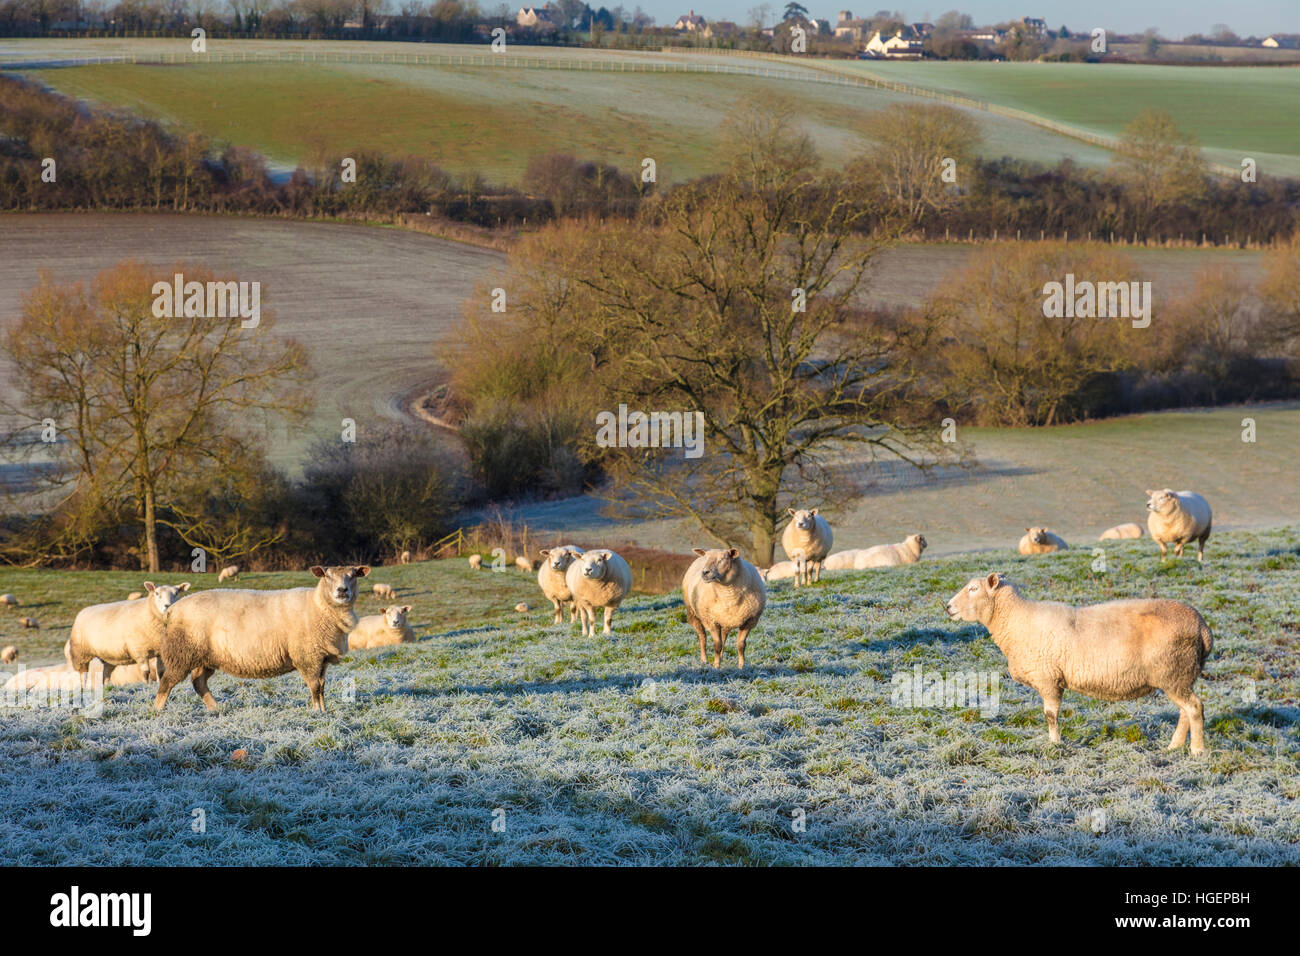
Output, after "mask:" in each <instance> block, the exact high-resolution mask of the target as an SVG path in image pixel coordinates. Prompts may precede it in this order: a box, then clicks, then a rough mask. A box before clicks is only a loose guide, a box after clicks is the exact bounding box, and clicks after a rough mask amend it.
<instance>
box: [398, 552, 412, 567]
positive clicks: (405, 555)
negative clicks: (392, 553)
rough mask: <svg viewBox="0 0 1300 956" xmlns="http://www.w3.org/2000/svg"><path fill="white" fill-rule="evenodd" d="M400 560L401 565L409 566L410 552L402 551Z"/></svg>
mask: <svg viewBox="0 0 1300 956" xmlns="http://www.w3.org/2000/svg"><path fill="white" fill-rule="evenodd" d="M400 560H401V562H402V563H403V564H410V563H411V552H410V551H403V552H402V556H401V559H400Z"/></svg>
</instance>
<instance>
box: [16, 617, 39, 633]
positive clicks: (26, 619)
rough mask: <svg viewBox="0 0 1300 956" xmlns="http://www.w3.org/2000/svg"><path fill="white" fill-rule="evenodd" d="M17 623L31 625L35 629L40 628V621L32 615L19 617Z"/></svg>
mask: <svg viewBox="0 0 1300 956" xmlns="http://www.w3.org/2000/svg"><path fill="white" fill-rule="evenodd" d="M18 624H19V626H21V627H31V628H36V629H37V630H40V627H41V625H40V622H39V621H37V620H36V618H34V617H20V618H19V619H18Z"/></svg>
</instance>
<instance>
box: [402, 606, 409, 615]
mask: <svg viewBox="0 0 1300 956" xmlns="http://www.w3.org/2000/svg"><path fill="white" fill-rule="evenodd" d="M402 610H403V611H405V612H406V613H407V614H410V613H411V605H409V604H403V605H402Z"/></svg>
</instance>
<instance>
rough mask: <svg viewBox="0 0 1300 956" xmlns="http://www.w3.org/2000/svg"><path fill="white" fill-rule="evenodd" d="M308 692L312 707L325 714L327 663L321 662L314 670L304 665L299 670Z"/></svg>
mask: <svg viewBox="0 0 1300 956" xmlns="http://www.w3.org/2000/svg"><path fill="white" fill-rule="evenodd" d="M298 673H299V674H301V675H302V679H303V682H304V683H305V684H306V685H307V692H308V693H309V694H310V695H311V705H310V706H311V707H313V708H314V709H316V710H319V711H320V712H321V713H322V714H323V713H325V662H324V661H321V662H320V663H319V664H317V665H316V666H315V667H314V668H312V667H311V666H310V665H307V664H304V665H303V666H302V667H299V668H298Z"/></svg>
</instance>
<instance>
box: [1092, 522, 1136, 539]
mask: <svg viewBox="0 0 1300 956" xmlns="http://www.w3.org/2000/svg"><path fill="white" fill-rule="evenodd" d="M1140 537H1142V526H1141V525H1140V524H1134V523H1133V522H1131V521H1130V522H1129V523H1128V524H1117V525H1115V527H1113V528H1107V529H1106V530H1105V531H1103V532H1102V533H1101V537H1100V538H1098V539H1097V540H1098V541H1113V540H1115V539H1117V538H1119V539H1122V538H1140Z"/></svg>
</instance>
